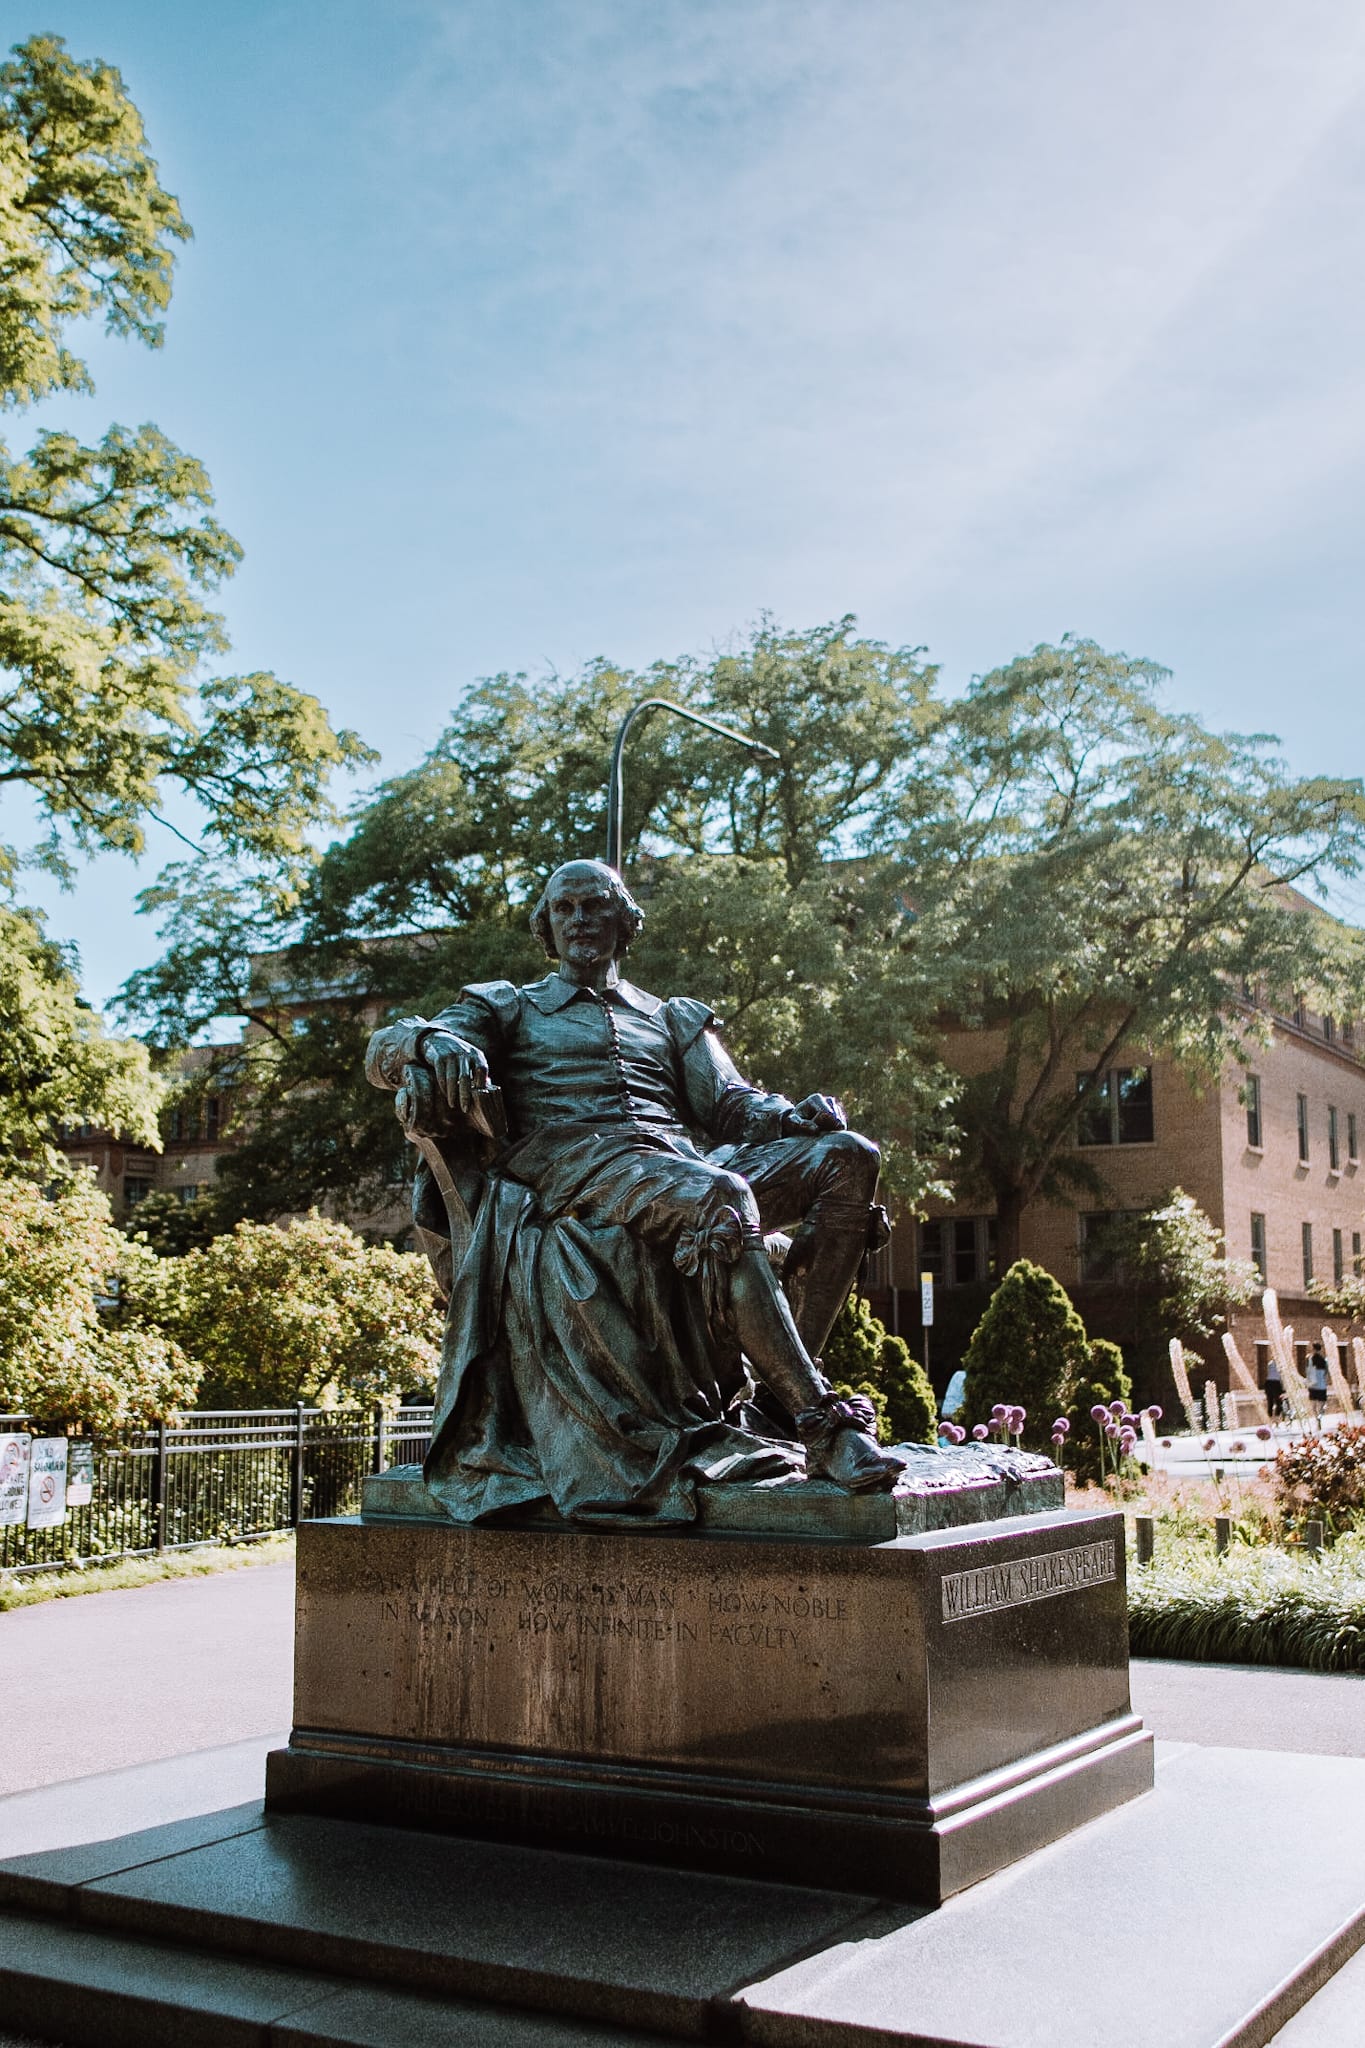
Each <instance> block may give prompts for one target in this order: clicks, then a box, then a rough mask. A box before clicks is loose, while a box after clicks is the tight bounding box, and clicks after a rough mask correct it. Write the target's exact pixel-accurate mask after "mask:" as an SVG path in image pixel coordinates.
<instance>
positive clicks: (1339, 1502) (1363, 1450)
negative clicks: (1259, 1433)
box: [1275, 1424, 1365, 1534]
mask: <svg viewBox="0 0 1365 2048" xmlns="http://www.w3.org/2000/svg"><path fill="white" fill-rule="evenodd" d="M1275 1493H1276V1496H1277V1498H1278V1500H1279V1504H1280V1507H1281V1508H1282V1509H1283V1511H1284V1514H1285V1517H1286V1519H1287V1520H1289V1521H1292V1522H1300V1521H1307V1520H1309V1519H1316V1520H1318V1521H1321V1522H1325V1523H1326V1524H1327V1528H1328V1530H1329V1532H1330V1533H1332V1534H1336V1533H1338V1532H1339V1531H1341V1530H1343V1529H1348V1528H1350V1527H1351V1525H1352V1523H1354V1522H1357V1521H1359V1519H1360V1517H1361V1516H1362V1515H1363V1514H1365V1428H1361V1427H1360V1426H1359V1425H1356V1426H1355V1427H1352V1426H1351V1425H1350V1424H1347V1425H1345V1426H1344V1427H1343V1428H1341V1429H1333V1430H1330V1431H1327V1432H1326V1433H1325V1434H1324V1435H1322V1436H1305V1437H1301V1438H1300V1439H1299V1441H1298V1442H1297V1443H1295V1444H1286V1445H1285V1446H1284V1448H1283V1449H1282V1450H1281V1451H1279V1452H1278V1453H1277V1455H1276V1458H1275Z"/></svg>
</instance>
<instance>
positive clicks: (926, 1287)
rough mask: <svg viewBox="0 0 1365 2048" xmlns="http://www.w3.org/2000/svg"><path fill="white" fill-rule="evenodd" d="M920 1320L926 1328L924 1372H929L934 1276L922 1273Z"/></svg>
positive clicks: (926, 1373)
mask: <svg viewBox="0 0 1365 2048" xmlns="http://www.w3.org/2000/svg"><path fill="white" fill-rule="evenodd" d="M919 1319H920V1322H921V1323H922V1324H923V1326H924V1371H925V1375H926V1377H927V1375H928V1372H929V1332H930V1329H931V1328H932V1327H933V1321H934V1276H933V1274H932V1273H921V1274H920V1276H919Z"/></svg>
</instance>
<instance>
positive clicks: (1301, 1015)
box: [1294, 996, 1308, 1031]
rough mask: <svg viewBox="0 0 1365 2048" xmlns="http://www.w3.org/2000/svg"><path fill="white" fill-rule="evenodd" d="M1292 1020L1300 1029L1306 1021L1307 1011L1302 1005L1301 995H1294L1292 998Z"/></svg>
mask: <svg viewBox="0 0 1365 2048" xmlns="http://www.w3.org/2000/svg"><path fill="white" fill-rule="evenodd" d="M1294 1022H1295V1023H1296V1024H1297V1025H1298V1027H1299V1029H1300V1031H1302V1030H1303V1027H1304V1025H1305V1024H1306V1023H1307V1022H1308V1012H1307V1010H1305V1008H1304V1007H1303V997H1302V996H1295V998H1294Z"/></svg>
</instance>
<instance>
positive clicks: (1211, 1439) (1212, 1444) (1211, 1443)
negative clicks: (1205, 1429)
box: [1204, 1436, 1218, 1451]
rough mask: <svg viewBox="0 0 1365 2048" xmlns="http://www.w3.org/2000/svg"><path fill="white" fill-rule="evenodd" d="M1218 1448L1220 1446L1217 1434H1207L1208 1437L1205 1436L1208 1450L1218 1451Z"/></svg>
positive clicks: (1205, 1444)
mask: <svg viewBox="0 0 1365 2048" xmlns="http://www.w3.org/2000/svg"><path fill="white" fill-rule="evenodd" d="M1217 1448H1218V1439H1217V1437H1216V1436H1206V1437H1205V1438H1204V1449H1205V1450H1206V1451H1216V1450H1217Z"/></svg>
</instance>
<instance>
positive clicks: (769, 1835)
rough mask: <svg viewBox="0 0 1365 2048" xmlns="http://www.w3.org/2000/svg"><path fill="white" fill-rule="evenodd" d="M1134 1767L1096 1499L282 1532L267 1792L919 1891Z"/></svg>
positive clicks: (1073, 1818)
mask: <svg viewBox="0 0 1365 2048" xmlns="http://www.w3.org/2000/svg"><path fill="white" fill-rule="evenodd" d="M1151 1782H1152V1755H1151V1740H1150V1737H1149V1736H1148V1735H1147V1734H1146V1733H1145V1731H1144V1730H1143V1728H1142V1725H1141V1723H1140V1721H1138V1719H1137V1718H1136V1716H1134V1715H1133V1713H1132V1711H1131V1704H1130V1699H1129V1692H1128V1655H1127V1616H1126V1608H1125V1598H1124V1548H1123V1524H1122V1518H1121V1516H1119V1515H1117V1514H1113V1513H1100V1514H1077V1513H1074V1512H1068V1511H1065V1510H1059V1511H1057V1512H1055V1513H1052V1514H1044V1515H1034V1516H1032V1517H1030V1518H1029V1519H1028V1520H1027V1521H1023V1522H1021V1521H1018V1520H1008V1521H999V1522H992V1523H986V1524H980V1525H977V1526H974V1527H971V1528H966V1529H949V1530H939V1531H934V1532H930V1533H927V1534H924V1535H920V1536H911V1537H898V1538H895V1539H894V1540H892V1541H890V1542H886V1543H877V1544H849V1543H843V1544H834V1543H828V1542H824V1543H821V1542H815V1543H812V1542H804V1543H791V1542H785V1541H782V1540H779V1539H775V1538H772V1537H766V1538H745V1537H741V1536H734V1535H732V1536H728V1537H726V1536H708V1535H706V1534H703V1533H697V1532H687V1533H684V1534H680V1535H668V1534H660V1533H650V1534H648V1535H644V1534H641V1535H638V1536H637V1535H633V1534H622V1533H621V1532H619V1531H612V1532H611V1533H610V1534H598V1533H595V1532H584V1531H581V1530H563V1529H555V1530H542V1529H535V1528H516V1529H509V1528H497V1529H488V1528H478V1527H473V1528H471V1527H462V1526H459V1525H456V1524H453V1523H450V1522H440V1523H437V1522H434V1521H426V1522H410V1523H405V1524H399V1523H396V1522H362V1521H359V1520H356V1519H338V1520H334V1521H328V1522H314V1523H307V1524H305V1525H304V1527H303V1528H302V1529H301V1530H300V1532H299V1555H298V1623H297V1640H296V1654H295V1726H294V1730H293V1734H292V1736H291V1739H290V1742H289V1746H288V1748H287V1749H284V1750H281V1751H277V1752H275V1753H274V1754H273V1755H272V1756H271V1758H270V1761H269V1769H268V1776H267V1804H268V1806H269V1807H270V1808H271V1809H272V1810H274V1811H277V1812H285V1811H288V1812H311V1813H320V1814H327V1815H331V1816H340V1817H350V1818H354V1819H368V1820H372V1821H384V1822H389V1823H392V1822H395V1821H398V1822H401V1823H404V1824H407V1825H412V1826H419V1827H425V1828H435V1829H440V1830H447V1831H450V1832H457V1833H463V1834H468V1835H472V1836H480V1835H482V1836H489V1837H494V1838H497V1839H502V1840H508V1839H510V1840H515V1841H519V1842H523V1843H527V1844H533V1845H536V1846H546V1847H551V1846H557V1847H565V1848H573V1849H575V1850H588V1851H593V1852H598V1853H603V1854H609V1855H613V1856H618V1857H621V1856H624V1857H636V1858H639V1859H640V1860H642V1861H649V1862H656V1863H664V1864H671V1865H677V1866H682V1867H687V1868H693V1869H701V1870H712V1871H728V1872H734V1873H738V1874H743V1875H745V1876H752V1877H755V1878H760V1879H763V1880H776V1881H781V1882H796V1883H805V1884H816V1885H822V1886H830V1885H835V1886H841V1885H842V1886H847V1887H849V1888H851V1889H855V1890H859V1891H863V1890H867V1889H872V1890H875V1891H877V1892H878V1893H881V1894H883V1895H886V1896H891V1897H898V1898H904V1899H912V1900H918V1901H922V1902H925V1903H937V1902H938V1901H940V1900H942V1899H944V1898H946V1897H948V1896H949V1895H950V1894H952V1893H953V1892H956V1891H959V1890H961V1889H962V1888H963V1887H964V1886H966V1885H969V1884H972V1883H974V1882H976V1881H977V1880H978V1879H980V1878H982V1877H984V1876H986V1875H987V1874H989V1873H990V1872H991V1871H994V1870H999V1869H1001V1868H1003V1867H1004V1866H1005V1865H1007V1864H1010V1863H1013V1862H1015V1861H1017V1860H1018V1858H1020V1857H1021V1856H1024V1855H1027V1854H1028V1853H1030V1852H1031V1851H1032V1850H1034V1849H1037V1848H1039V1847H1041V1846H1042V1845H1043V1844H1044V1843H1046V1842H1051V1841H1055V1840H1057V1839H1058V1837H1059V1836H1061V1835H1064V1834H1066V1833H1068V1832H1069V1831H1070V1830H1071V1829H1073V1828H1075V1827H1077V1826H1079V1825H1080V1824H1081V1823H1082V1822H1084V1821H1087V1820H1090V1819H1093V1818H1094V1817H1095V1816H1096V1815H1097V1814H1100V1813H1103V1812H1106V1811H1107V1810H1109V1809H1110V1808H1111V1807H1114V1806H1116V1805H1119V1804H1121V1803H1122V1802H1123V1801H1125V1800H1128V1799H1132V1798H1134V1797H1135V1796H1137V1794H1139V1793H1141V1792H1143V1791H1146V1790H1147V1789H1148V1788H1149V1787H1150V1785H1151Z"/></svg>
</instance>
